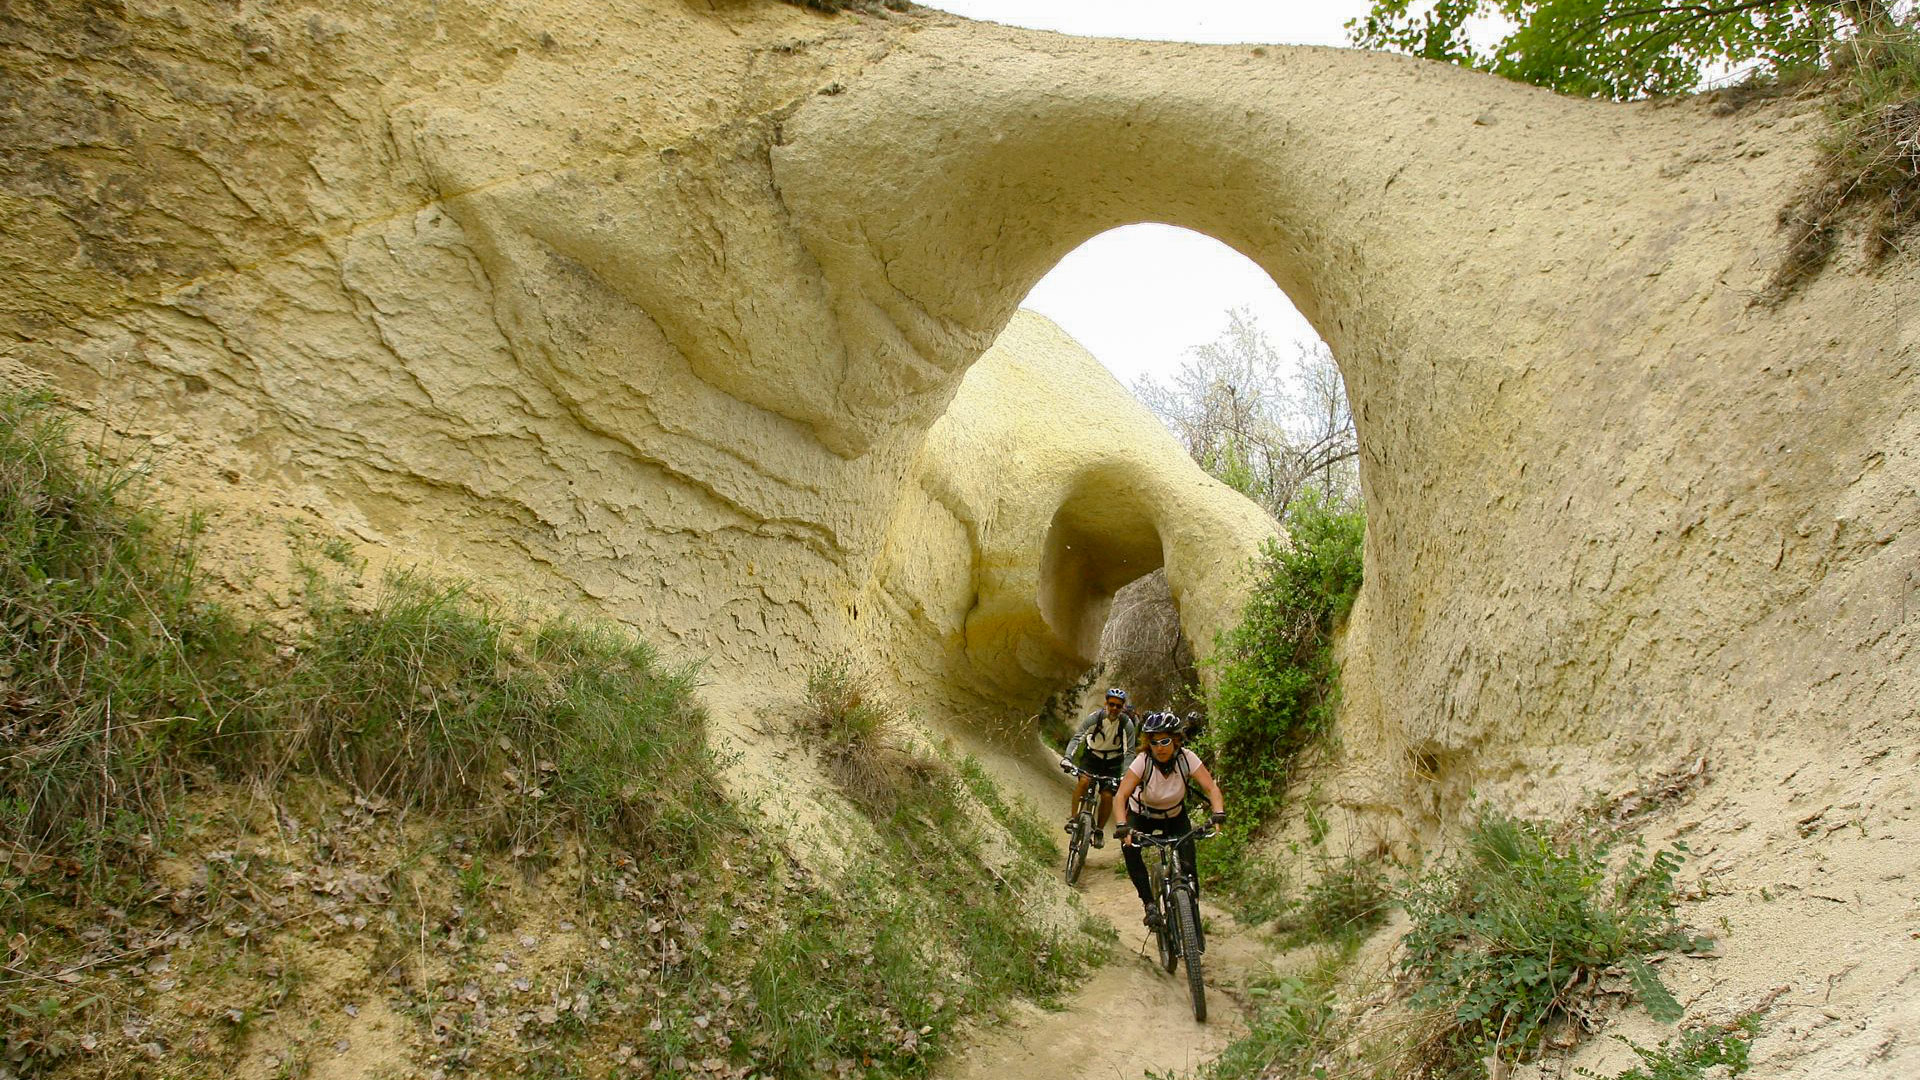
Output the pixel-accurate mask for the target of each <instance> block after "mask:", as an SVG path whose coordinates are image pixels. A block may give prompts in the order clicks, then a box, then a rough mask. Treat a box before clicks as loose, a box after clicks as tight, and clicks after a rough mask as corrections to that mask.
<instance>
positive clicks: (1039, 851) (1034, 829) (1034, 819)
mask: <svg viewBox="0 0 1920 1080" xmlns="http://www.w3.org/2000/svg"><path fill="white" fill-rule="evenodd" d="M960 778H961V780H962V781H964V782H965V783H966V785H967V790H968V791H969V792H970V793H971V794H972V795H973V797H974V798H975V799H976V800H978V801H979V803H980V805H982V806H984V807H986V808H987V812H988V813H990V814H992V815H993V820H995V821H997V822H999V823H1000V827H1001V828H1003V829H1005V830H1007V835H1008V836H1010V837H1012V838H1013V842H1014V843H1015V844H1017V845H1018V846H1019V848H1020V853H1021V854H1022V855H1023V856H1025V857H1026V858H1027V859H1029V860H1031V861H1033V862H1036V863H1039V864H1041V865H1049V864H1051V863H1052V862H1053V860H1054V859H1055V858H1057V857H1059V854H1060V849H1059V848H1058V847H1056V846H1055V845H1054V842H1053V838H1054V836H1055V835H1057V834H1056V832H1055V831H1054V829H1053V828H1052V827H1050V826H1049V825H1047V824H1046V823H1045V822H1044V821H1042V820H1041V819H1040V815H1039V814H1038V813H1036V812H1035V811H1034V809H1033V807H1032V806H1031V805H1029V804H1028V803H1027V801H1026V800H1024V799H1022V800H1020V801H1019V802H1018V803H1013V802H1009V801H1008V800H1007V797H1006V796H1005V795H1004V794H1002V792H1001V791H1000V786H999V785H998V784H996V783H994V782H993V777H991V776H988V775H987V770H986V769H985V768H984V767H983V766H982V765H981V764H980V762H979V761H978V760H977V759H975V758H973V757H965V758H962V759H960Z"/></svg>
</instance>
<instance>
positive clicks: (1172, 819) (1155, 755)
mask: <svg viewBox="0 0 1920 1080" xmlns="http://www.w3.org/2000/svg"><path fill="white" fill-rule="evenodd" d="M1184 726H1185V725H1184V722H1183V721H1182V720H1181V719H1180V718H1179V717H1177V716H1175V715H1173V714H1172V713H1170V712H1163V713H1150V714H1149V715H1148V716H1147V718H1146V720H1145V721H1143V722H1142V723H1141V725H1140V739H1141V744H1142V752H1141V754H1140V756H1138V757H1136V758H1134V759H1133V762H1132V764H1130V765H1128V766H1127V771H1126V773H1125V774H1124V775H1122V776H1121V777H1120V790H1119V791H1116V792H1114V795H1113V798H1114V802H1115V803H1117V804H1118V805H1119V807H1120V812H1119V820H1118V821H1116V822H1115V823H1114V826H1113V835H1114V836H1116V837H1118V838H1119V839H1120V842H1121V847H1120V851H1121V854H1123V855H1125V856H1126V860H1127V876H1128V877H1129V878H1132V879H1133V890H1134V891H1135V892H1137V893H1139V894H1140V905H1141V906H1142V907H1143V908H1145V909H1146V912H1147V920H1146V921H1147V925H1148V926H1151V927H1158V926H1159V925H1160V907H1159V905H1158V904H1157V903H1155V902H1154V897H1153V890H1152V888H1151V887H1150V886H1149V885H1148V882H1147V861H1146V859H1145V858H1144V857H1143V856H1142V855H1141V854H1140V847H1139V845H1138V844H1135V843H1133V842H1132V841H1131V840H1130V839H1128V836H1127V834H1128V833H1129V832H1130V831H1132V830H1139V831H1141V832H1147V833H1152V834H1153V835H1154V836H1185V835H1186V834H1187V833H1188V832H1191V831H1192V829H1193V825H1192V823H1191V821H1190V820H1189V819H1188V817H1187V781H1188V780H1189V779H1191V780H1192V781H1193V782H1194V783H1196V784H1198V785H1200V790H1201V791H1203V792H1205V793H1206V796H1207V802H1208V803H1209V804H1211V805H1212V807H1213V824H1214V826H1215V827H1218V826H1219V824H1220V823H1221V822H1223V821H1225V820H1227V806H1226V800H1225V799H1224V798H1222V796H1221V794H1220V785H1219V784H1216V783H1214V781H1213V774H1212V773H1210V772H1208V771H1207V767H1206V765H1205V764H1204V763H1202V762H1201V760H1200V755H1198V754H1196V753H1194V752H1193V751H1191V750H1189V749H1187V748H1186V747H1185V746H1184V745H1182V743H1183V742H1184V738H1183V733H1182V729H1183V728H1184ZM1180 862H1181V865H1183V866H1185V867H1186V868H1187V871H1188V872H1189V873H1192V872H1193V838H1192V837H1187V840H1186V842H1185V843H1183V844H1181V845H1180ZM1194 895H1195V896H1198V895H1199V882H1198V879H1197V878H1196V880H1195V882H1194Z"/></svg>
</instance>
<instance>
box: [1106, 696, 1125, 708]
mask: <svg viewBox="0 0 1920 1080" xmlns="http://www.w3.org/2000/svg"><path fill="white" fill-rule="evenodd" d="M1125 704H1126V702H1124V701H1115V700H1113V699H1112V698H1108V699H1107V707H1108V708H1110V709H1117V708H1119V707H1120V706H1122V705H1125Z"/></svg>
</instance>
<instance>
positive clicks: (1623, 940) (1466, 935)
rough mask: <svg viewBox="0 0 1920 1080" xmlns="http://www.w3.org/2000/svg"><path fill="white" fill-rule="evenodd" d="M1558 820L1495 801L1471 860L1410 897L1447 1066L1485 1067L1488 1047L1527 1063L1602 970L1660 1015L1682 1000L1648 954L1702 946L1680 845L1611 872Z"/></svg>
mask: <svg viewBox="0 0 1920 1080" xmlns="http://www.w3.org/2000/svg"><path fill="white" fill-rule="evenodd" d="M1553 835H1554V834H1553V832H1552V831H1551V830H1549V829H1548V828H1547V827H1545V826H1543V825H1541V824H1539V823H1536V822H1531V821H1527V820H1523V819H1517V818H1512V817H1508V816H1506V815H1505V814H1502V813H1500V812H1498V811H1495V810H1492V809H1490V808H1489V809H1483V810H1482V811H1481V812H1480V815H1479V817H1478V819H1477V821H1476V822H1475V824H1474V826H1473V828H1472V830H1471V832H1470V833H1469V834H1468V836H1467V839H1466V844H1465V847H1464V850H1463V851H1462V852H1461V854H1460V855H1459V857H1457V858H1455V859H1453V860H1452V861H1451V862H1449V863H1447V864H1443V865H1442V866H1440V867H1438V868H1436V869H1434V870H1433V871H1430V872H1429V873H1427V874H1425V875H1423V876H1422V877H1420V878H1419V879H1418V880H1416V881H1414V882H1413V883H1411V884H1410V885H1409V886H1408V887H1407V889H1406V890H1405V892H1404V893H1403V895H1402V897H1401V901H1402V903H1403V904H1404V905H1405V907H1406V909H1407V912H1408V914H1409V915H1411V916H1412V918H1413V926H1412V928H1411V929H1410V930H1408V932H1407V935H1406V937H1405V938H1404V939H1403V940H1404V945H1405V948H1406V956H1405V958H1404V959H1403V960H1402V961H1401V967H1402V970H1403V971H1405V973H1406V974H1407V975H1409V976H1411V977H1412V978H1413V979H1414V980H1416V982H1417V984H1418V989H1416V990H1415V992H1414V994H1413V998H1412V1004H1413V1005H1414V1006H1415V1007H1416V1008H1422V1007H1424V1008H1434V1009H1442V1010H1445V1011H1446V1012H1447V1013H1448V1014H1449V1015H1450V1017H1451V1022H1450V1026H1449V1028H1448V1030H1447V1031H1446V1033H1445V1036H1444V1038H1443V1039H1442V1040H1440V1043H1439V1046H1438V1047H1437V1048H1438V1049H1439V1050H1440V1051H1442V1053H1441V1057H1442V1061H1440V1062H1438V1063H1436V1064H1439V1065H1441V1066H1442V1068H1441V1069H1440V1070H1439V1071H1440V1072H1441V1073H1442V1074H1443V1075H1476V1074H1477V1069H1478V1067H1479V1066H1478V1063H1479V1062H1480V1061H1482V1060H1484V1059H1486V1058H1489V1057H1498V1058H1500V1059H1502V1060H1509V1061H1511V1060H1519V1059H1522V1058H1525V1057H1527V1056H1529V1055H1530V1054H1531V1053H1532V1052H1533V1051H1534V1050H1535V1049H1536V1048H1537V1046H1538V1045H1539V1042H1540V1039H1541V1035H1542V1033H1543V1032H1544V1031H1545V1030H1546V1028H1547V1026H1548V1025H1549V1024H1551V1023H1555V1022H1561V1021H1564V1022H1574V1021H1575V1020H1576V1019H1577V1017H1576V1014H1575V1010H1576V1008H1577V1007H1579V1006H1581V1005H1582V1004H1583V1003H1584V1002H1585V1001H1586V1000H1587V999H1590V998H1591V997H1592V996H1593V995H1595V994H1596V993H1598V992H1599V989H1600V982H1601V977H1602V976H1603V975H1605V974H1607V973H1609V972H1611V971H1614V970H1620V971H1623V972H1624V973H1625V974H1626V975H1627V977H1628V979H1629V981H1630V983H1631V985H1632V986H1633V989H1634V991H1635V993H1636V996H1637V997H1638V999H1639V1001H1640V1003H1641V1004H1642V1005H1643V1006H1644V1007H1645V1008H1646V1009H1647V1011H1648V1012H1649V1013H1650V1014H1652V1015H1653V1016H1654V1018H1655V1019H1658V1020H1662V1021H1668V1022H1671V1021H1673V1020H1678V1019H1679V1017H1680V1011H1681V1010H1680V1006H1679V1004H1678V1003H1677V1002H1675V1001H1674V999H1673V995H1672V994H1671V993H1669V992H1668V991H1667V989H1666V987H1665V986H1664V985H1663V984H1662V983H1661V981H1660V977H1659V976H1658V975H1657V974H1656V973H1655V972H1654V970H1653V969H1652V967H1650V966H1649V965H1648V964H1647V962H1646V958H1647V956H1648V955H1649V954H1651V953H1654V952H1658V951H1661V950H1666V949H1676V948H1689V947H1700V946H1702V945H1703V944H1705V943H1704V942H1703V941H1702V940H1701V939H1698V938H1695V937H1693V936H1691V935H1689V934H1688V933H1687V932H1686V931H1685V930H1684V929H1683V928H1682V926H1681V925H1680V923H1679V920H1678V919H1677V918H1676V916H1675V914H1674V909H1675V907H1676V905H1677V900H1676V898H1675V895H1674V873H1675V871H1676V870H1677V869H1678V868H1679V866H1680V864H1681V858H1682V854H1681V853H1680V852H1684V850H1685V849H1684V847H1681V848H1680V852H1673V851H1664V850H1662V851H1656V852H1654V853H1653V854H1652V855H1651V856H1649V855H1647V854H1646V852H1645V851H1644V850H1642V849H1638V848H1636V849H1635V850H1634V851H1633V852H1632V854H1631V855H1630V856H1629V857H1628V858H1627V859H1626V861H1625V863H1624V865H1623V866H1622V868H1621V869H1620V870H1619V871H1617V872H1615V873H1608V871H1607V865H1606V859H1607V855H1608V849H1607V847H1606V846H1605V844H1604V843H1602V844H1597V845H1595V846H1592V847H1587V846H1583V845H1582V844H1581V843H1580V842H1578V841H1576V840H1565V841H1558V842H1556V841H1555V840H1554V839H1553Z"/></svg>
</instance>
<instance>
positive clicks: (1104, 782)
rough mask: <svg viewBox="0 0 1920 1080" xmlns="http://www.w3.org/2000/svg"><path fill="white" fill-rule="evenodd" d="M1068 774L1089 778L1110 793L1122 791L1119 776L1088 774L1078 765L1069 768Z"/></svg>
mask: <svg viewBox="0 0 1920 1080" xmlns="http://www.w3.org/2000/svg"><path fill="white" fill-rule="evenodd" d="M1066 772H1067V775H1068V776H1073V777H1081V776H1085V777H1089V778H1091V779H1092V780H1093V782H1094V783H1096V784H1099V785H1100V786H1101V787H1103V788H1106V789H1107V790H1108V791H1118V790H1120V778H1119V777H1117V776H1101V775H1100V774H1099V773H1091V772H1088V771H1087V770H1085V769H1082V768H1080V767H1079V766H1077V765H1070V766H1068V767H1067V770H1066Z"/></svg>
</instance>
